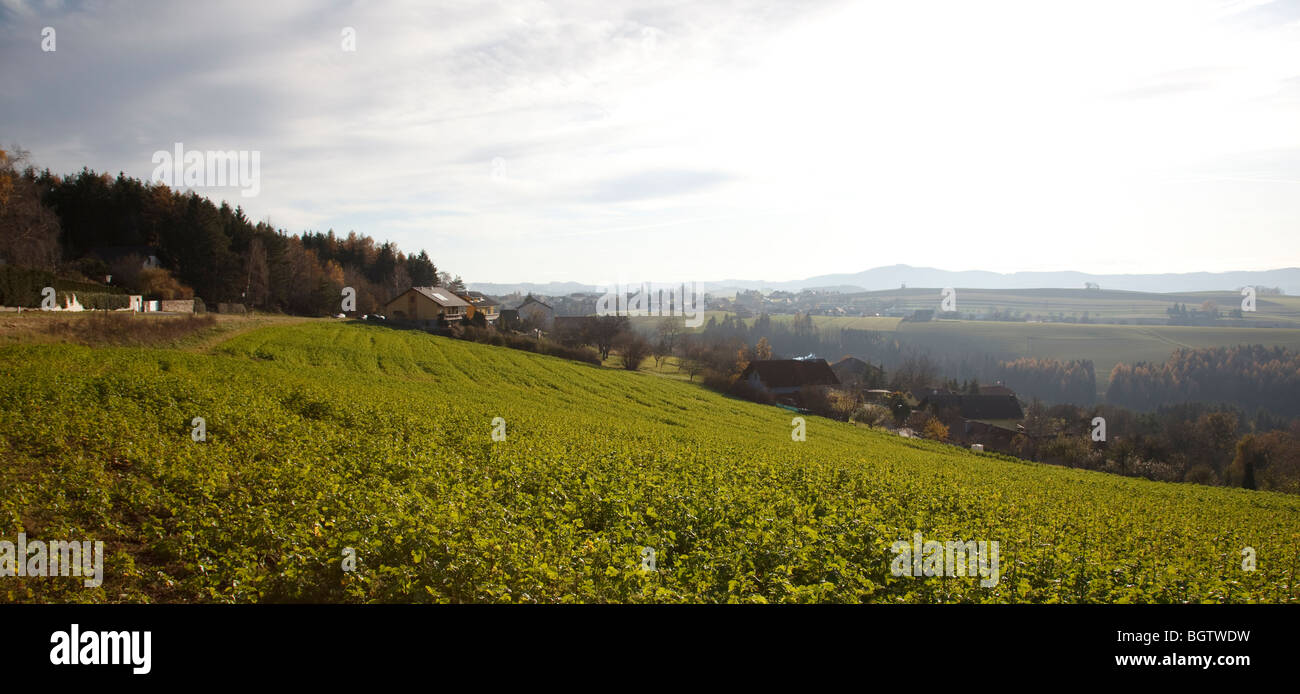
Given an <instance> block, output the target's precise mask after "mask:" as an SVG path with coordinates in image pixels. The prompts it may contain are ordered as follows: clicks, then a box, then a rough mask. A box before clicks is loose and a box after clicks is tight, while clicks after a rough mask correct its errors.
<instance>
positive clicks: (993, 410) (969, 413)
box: [913, 386, 1025, 420]
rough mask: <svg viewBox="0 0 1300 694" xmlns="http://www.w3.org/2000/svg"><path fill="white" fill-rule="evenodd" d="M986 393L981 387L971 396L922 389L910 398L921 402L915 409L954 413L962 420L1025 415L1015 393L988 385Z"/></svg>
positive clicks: (940, 390)
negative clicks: (958, 414)
mask: <svg viewBox="0 0 1300 694" xmlns="http://www.w3.org/2000/svg"><path fill="white" fill-rule="evenodd" d="M989 391H991V392H986V391H985V389H984V388H981V389H980V393H979V395H972V394H969V393H954V392H952V391H951V390H948V389H946V388H926V389H924V390H921V391H918V392H916V393H913V397H915V398H916V399H917V400H919V401H920V402H921V404H920V405H919V407H918V409H922V410H931V411H939V410H944V409H951V410H956V411H957V412H958V413H960V414H961V417H962V419H986V420H987V419H1017V420H1018V419H1024V416H1025V413H1024V411H1023V410H1021V408H1020V401H1019V400H1017V399H1016V395H1015V393H1013V392H1012V391H1011V390H1010V389H1008V388H1005V387H1003V386H991V387H990V388H989ZM1002 391H1005V392H1002Z"/></svg>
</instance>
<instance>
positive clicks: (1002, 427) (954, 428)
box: [913, 385, 1025, 453]
mask: <svg viewBox="0 0 1300 694" xmlns="http://www.w3.org/2000/svg"><path fill="white" fill-rule="evenodd" d="M913 396H914V397H916V398H917V399H918V400H920V405H919V406H918V408H917V410H918V412H929V413H930V414H931V415H933V416H936V417H939V419H940V420H941V421H943V423H944V424H945V425H947V426H948V428H949V432H950V435H951V436H952V437H953V439H954V440H958V441H965V442H967V443H979V444H981V445H982V446H983V447H984V449H985V450H989V451H998V452H1002V453H1010V452H1012V441H1013V439H1014V438H1015V435H1016V428H1015V427H1016V423H1018V422H1019V421H1020V420H1022V419H1024V416H1025V413H1024V410H1023V408H1021V406H1020V401H1019V400H1018V399H1017V398H1016V394H1015V392H1014V391H1012V390H1011V389H1010V388H1007V387H1006V386H1003V385H993V386H980V389H979V393H978V394H973V393H955V392H953V391H951V390H948V389H946V388H925V389H922V390H921V391H918V392H916V393H913Z"/></svg>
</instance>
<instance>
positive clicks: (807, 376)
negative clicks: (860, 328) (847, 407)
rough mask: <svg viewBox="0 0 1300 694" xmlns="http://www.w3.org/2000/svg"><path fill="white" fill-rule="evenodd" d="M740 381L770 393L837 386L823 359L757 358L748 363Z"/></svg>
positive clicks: (788, 392) (837, 381)
mask: <svg viewBox="0 0 1300 694" xmlns="http://www.w3.org/2000/svg"><path fill="white" fill-rule="evenodd" d="M740 380H742V381H745V382H747V383H749V384H750V385H751V386H753V387H755V388H761V389H763V390H767V391H769V392H771V393H773V394H774V395H788V394H791V393H797V392H798V391H799V389H800V388H805V387H810V386H811V387H819V386H838V385H839V384H840V380H839V379H838V378H836V377H835V372H834V371H831V367H830V365H829V364H827V363H826V360H825V359H760V360H755V361H751V362H749V366H746V367H745V370H744V372H742V373H741V374H740Z"/></svg>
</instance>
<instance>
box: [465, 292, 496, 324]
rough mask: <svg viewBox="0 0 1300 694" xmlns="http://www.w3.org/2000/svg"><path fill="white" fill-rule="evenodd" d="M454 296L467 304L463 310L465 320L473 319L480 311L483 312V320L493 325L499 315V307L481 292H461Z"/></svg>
mask: <svg viewBox="0 0 1300 694" xmlns="http://www.w3.org/2000/svg"><path fill="white" fill-rule="evenodd" d="M456 296H458V297H460V298H461V300H463V301H464V302H465V303H467V304H469V306H468V307H467V308H466V310H465V319H466V320H473V319H474V316H476V315H478V314H480V313H481V314H483V320H485V321H487V324H488V325H495V324H496V322H497V319H499V318H500V317H501V311H500V308H501V307H500V306H499V305H498V304H497V302H496V301H494V300H492V298H491V297H489V296H488V295H486V294H484V293H483V292H462V293H460V294H457V295H456Z"/></svg>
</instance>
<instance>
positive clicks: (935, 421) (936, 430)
mask: <svg viewBox="0 0 1300 694" xmlns="http://www.w3.org/2000/svg"><path fill="white" fill-rule="evenodd" d="M921 433H922V434H923V435H924V436H925V438H927V439H934V440H935V441H947V440H948V427H946V426H944V424H943V422H941V421H939V418H938V417H931V418H930V419H928V420H926V422H925V429H923V430H922V432H921Z"/></svg>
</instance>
